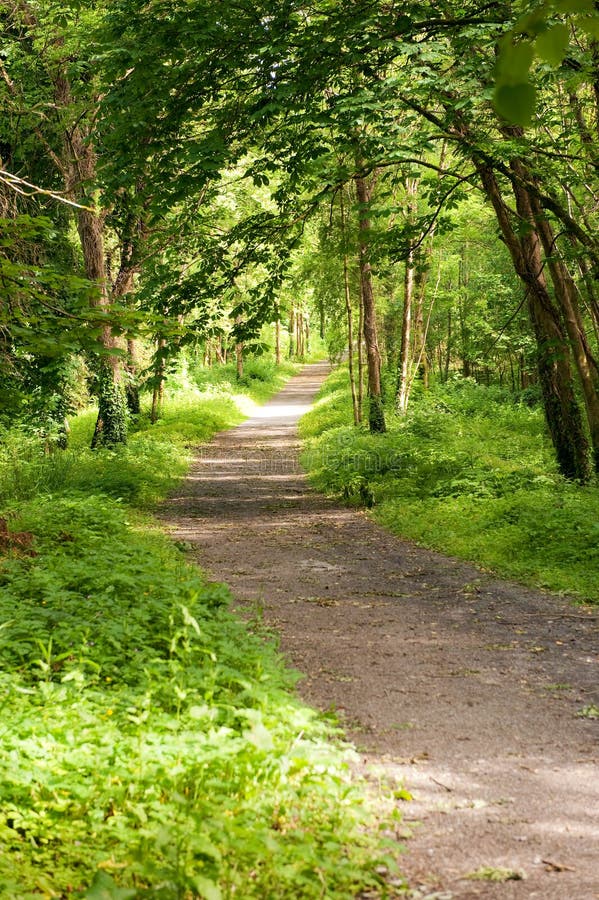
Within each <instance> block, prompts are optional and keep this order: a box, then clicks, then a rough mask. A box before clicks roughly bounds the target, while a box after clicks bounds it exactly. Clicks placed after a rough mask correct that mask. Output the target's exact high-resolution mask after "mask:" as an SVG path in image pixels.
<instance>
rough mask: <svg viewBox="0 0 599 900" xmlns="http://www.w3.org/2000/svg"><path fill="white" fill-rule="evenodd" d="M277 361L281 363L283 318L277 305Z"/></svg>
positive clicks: (278, 364)
mask: <svg viewBox="0 0 599 900" xmlns="http://www.w3.org/2000/svg"><path fill="white" fill-rule="evenodd" d="M275 363H276V365H277V366H280V365H281V319H280V315H279V308H278V307H277V319H276V322H275Z"/></svg>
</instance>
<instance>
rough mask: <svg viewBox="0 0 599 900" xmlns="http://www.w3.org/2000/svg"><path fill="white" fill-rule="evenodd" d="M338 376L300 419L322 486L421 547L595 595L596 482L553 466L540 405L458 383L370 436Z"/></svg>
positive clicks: (595, 599) (418, 400)
mask: <svg viewBox="0 0 599 900" xmlns="http://www.w3.org/2000/svg"><path fill="white" fill-rule="evenodd" d="M346 382H347V373H346V371H345V370H344V369H341V370H338V371H337V372H335V373H334V374H333V375H332V376H331V378H330V379H329V380H328V381H327V383H326V385H325V386H324V388H323V390H322V392H321V395H320V400H319V403H318V405H317V406H316V407H315V409H314V410H313V411H312V412H311V413H309V414H308V415H307V416H306V417H305V418H304V420H303V422H302V426H301V427H302V433H303V436H304V438H305V439H306V442H307V443H306V452H305V463H306V465H307V466H308V468H309V470H310V472H311V473H312V477H313V479H314V481H315V483H316V484H317V485H318V487H320V488H321V489H323V490H325V491H328V492H330V493H334V494H339V495H341V496H344V497H345V498H346V499H347V500H348V501H349V502H354V503H361V502H363V501H364V499H366V500H368V502H369V503H373V504H374V505H373V514H374V516H375V518H376V519H377V520H378V521H379V522H381V523H382V524H383V525H385V526H386V527H388V528H390V529H391V530H392V531H394V532H395V533H397V534H399V535H402V536H404V537H408V538H411V539H413V540H415V541H417V542H418V543H420V544H422V545H423V546H427V547H432V548H435V549H438V550H442V551H445V552H447V553H449V554H452V555H455V556H459V557H462V558H464V559H467V560H470V561H473V562H475V563H477V564H479V565H481V566H483V567H486V568H490V569H492V570H494V571H496V572H498V573H500V574H503V575H507V576H509V577H513V578H516V579H518V580H521V581H522V582H525V583H528V584H534V585H537V586H540V587H543V588H548V589H551V590H554V591H560V592H564V593H567V594H570V595H572V596H573V597H574V598H577V599H579V600H583V601H588V602H591V603H599V487H598V486H597V485H596V484H592V485H589V486H584V487H582V486H580V485H578V484H573V483H570V482H568V481H566V480H565V479H563V478H562V477H560V476H559V475H558V474H557V472H556V469H555V464H554V461H553V456H552V450H551V446H550V443H549V440H548V438H547V436H546V432H545V426H544V421H543V415H542V411H541V410H540V409H539V408H537V407H535V408H531V407H529V406H527V405H526V404H523V403H518V402H517V401H516V400H515V399H514V398H510V396H509V395H508V394H507V392H505V391H503V390H501V389H499V388H492V387H491V388H486V387H484V386H481V385H477V384H475V383H473V382H472V381H470V380H463V379H456V380H454V381H453V382H450V383H449V384H447V385H436V386H435V387H433V389H432V390H431V391H430V392H428V393H425V392H423V391H422V390H420V391H418V392H417V393H416V395H415V397H414V398H413V400H412V405H411V407H410V409H409V411H408V414H407V416H406V417H404V418H400V417H397V416H395V415H394V414H393V412H392V411H391V410H389V416H388V426H389V431H388V433H387V434H384V435H380V436H373V435H370V434H368V432H367V431H366V430H364V429H362V428H359V429H356V428H354V427H353V426H352V425H351V403H350V400H349V396H348V391H347V384H346Z"/></svg>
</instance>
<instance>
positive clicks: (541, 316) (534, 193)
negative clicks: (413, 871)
mask: <svg viewBox="0 0 599 900" xmlns="http://www.w3.org/2000/svg"><path fill="white" fill-rule="evenodd" d="M0 22H1V25H2V43H1V45H0V108H1V110H2V117H1V119H0V610H1V612H0V660H1V666H0V693H1V695H2V710H3V714H2V720H3V724H2V746H3V751H2V758H1V761H0V770H1V772H2V775H1V783H2V797H1V807H0V845H1V846H2V847H3V848H4V850H3V853H2V854H1V858H0V893H1V894H2V896H3V897H6V898H7V900H8V898H11V900H12V898H14V900H24V898H39V897H44V898H63V897H70V896H73V897H82V898H87V900H100V898H113V900H117V898H120V900H126V898H138V897H139V898H142V897H161V898H165V900H170V898H192V897H198V898H205V900H221V898H223V900H224V898H232V897H240V898H242V900H251V898H254V897H255V898H262V900H264V898H273V900H274V898H279V897H280V898H297V897H302V898H312V897H314V898H317V897H326V898H331V900H335V898H339V900H343V898H349V897H395V896H397V897H399V896H405V885H403V883H402V882H401V876H400V875H399V874H398V871H397V859H396V857H397V853H396V841H395V840H392V839H390V837H389V835H391V834H393V835H394V834H395V833H396V830H397V819H398V812H397V802H396V801H397V800H398V797H397V796H395V795H394V793H393V791H391V792H387V794H386V795H385V796H382V795H381V796H379V797H378V799H377V803H376V804H375V807H376V808H372V804H371V803H370V802H369V801H368V800H367V799H365V797H366V796H367V792H366V793H365V787H364V785H362V784H361V783H356V782H355V781H354V780H353V779H352V778H351V776H350V774H349V770H348V764H347V748H346V747H344V745H343V744H340V743H339V740H338V738H339V733H338V730H337V728H336V726H335V724H334V723H333V722H331V721H328V720H327V719H326V717H325V718H323V717H321V716H319V715H317V714H316V713H315V712H314V710H312V709H310V708H309V707H306V706H305V705H303V704H302V703H301V702H300V701H299V700H298V699H297V697H296V696H295V693H294V690H293V684H294V678H295V676H294V674H293V673H291V672H289V670H287V669H286V668H285V667H284V665H283V663H282V661H281V658H280V656H279V654H278V652H277V649H276V643H274V642H273V641H272V636H269V635H268V634H267V633H266V629H265V628H264V626H263V625H262V624H261V623H260V621H259V617H256V620H255V621H252V622H250V623H247V622H243V623H242V622H241V621H240V620H239V619H238V618H237V617H236V616H235V615H234V614H233V613H232V612H231V611H230V609H229V603H230V599H231V597H230V592H229V591H228V589H227V588H226V587H225V586H224V585H220V584H215V583H214V582H212V581H210V580H208V579H207V578H205V577H204V576H203V575H202V573H201V572H200V571H199V570H197V569H196V568H194V567H193V566H191V565H189V563H188V562H187V561H186V556H185V554H186V549H188V548H186V547H185V546H184V545H180V544H178V543H173V542H172V541H170V540H169V539H167V538H166V537H165V536H164V534H163V530H162V529H161V527H160V526H159V524H158V522H157V520H156V518H155V517H154V514H155V513H156V512H157V510H159V508H160V504H161V502H163V501H164V499H165V498H166V497H167V496H168V495H169V493H170V492H172V491H173V489H174V487H175V486H176V485H177V484H178V483H179V481H180V479H181V478H182V477H183V476H184V474H185V472H186V471H187V470H188V468H189V465H190V461H191V459H192V456H193V453H194V448H196V447H197V446H198V445H200V444H202V443H203V442H206V441H207V440H209V439H210V438H211V437H212V435H214V434H215V433H216V432H218V431H221V430H223V429H225V428H229V427H231V426H232V425H234V424H237V423H239V422H240V421H242V419H243V417H244V416H245V415H248V414H249V413H251V411H252V409H254V408H255V406H256V404H258V403H261V402H264V401H265V400H266V399H267V398H269V397H270V396H272V395H273V394H274V393H275V392H276V391H277V390H278V389H279V388H280V387H281V386H282V385H283V384H284V382H285V381H286V380H287V379H288V378H289V377H290V376H291V375H292V374H294V373H296V372H298V371H299V370H300V368H301V366H302V365H303V364H304V363H306V362H309V361H311V360H315V359H324V358H327V359H329V360H330V361H331V365H332V374H331V376H330V378H329V379H328V380H327V382H326V384H325V385H324V387H323V389H322V392H321V395H320V399H319V401H318V402H317V404H316V405H315V406H314V408H313V410H312V411H311V412H310V413H309V414H308V415H307V416H306V417H305V418H304V419H303V421H302V423H301V425H300V431H301V435H302V439H303V441H304V445H303V446H304V450H303V457H302V459H303V464H304V467H305V468H306V470H307V471H308V472H309V473H310V477H311V479H312V482H313V484H315V485H316V487H318V488H319V489H320V490H321V491H323V492H326V493H328V494H331V495H333V496H336V497H338V498H341V499H342V500H343V502H344V503H346V504H347V505H349V506H357V507H365V508H368V509H370V510H371V515H372V516H374V517H375V519H376V520H377V521H378V522H380V523H382V524H383V525H384V527H386V528H388V529H390V530H391V531H393V532H394V533H396V534H398V535H400V536H402V537H405V538H409V539H411V540H414V541H416V542H418V543H419V544H420V545H421V546H424V547H431V548H434V549H436V550H440V551H444V552H446V553H449V554H451V555H452V556H455V557H460V558H463V559H465V560H469V561H471V562H473V563H476V564H478V565H481V566H484V567H486V568H488V569H489V570H491V571H493V572H496V573H499V574H502V575H506V576H508V577H511V578H515V579H517V580H518V581H519V582H521V583H523V584H526V585H533V586H537V587H541V588H543V589H550V590H552V591H556V592H560V593H561V594H563V595H565V596H568V597H571V598H573V599H575V600H576V601H580V602H584V603H587V604H597V603H599V549H598V548H599V541H598V540H597V538H598V535H599V486H598V483H597V473H598V472H599V361H598V360H599V237H598V235H599V230H598V225H599V177H598V175H599V7H598V4H597V3H596V2H594V0H517V2H503V0H492V2H488V3H485V2H468V0H462V2H460V3H457V2H453V0H448V2H444V0H438V2H427V0H425V2H403V3H398V2H396V0H348V2H344V3H340V2H338V0H315V2H313V3H301V2H296V0H278V2H274V3H273V2H269V3H264V2H262V0H252V2H250V0H221V2H219V3H214V2H208V0H112V2H106V0H95V2H93V3H92V2H91V0H60V2H59V0H14V2H12V0H2V2H0ZM589 710H590V712H589V715H590V717H595V716H594V713H593V710H595V712H596V713H597V716H599V711H597V710H596V707H592V708H591V707H589ZM382 793H383V794H385V792H384V791H383V792H382ZM399 799H401V798H399ZM399 868H401V860H400V861H399Z"/></svg>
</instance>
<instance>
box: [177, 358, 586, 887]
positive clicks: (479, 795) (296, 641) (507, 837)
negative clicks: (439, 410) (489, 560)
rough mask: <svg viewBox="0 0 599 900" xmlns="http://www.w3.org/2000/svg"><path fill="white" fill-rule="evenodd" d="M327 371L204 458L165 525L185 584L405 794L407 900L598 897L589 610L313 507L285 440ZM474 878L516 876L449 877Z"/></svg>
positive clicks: (221, 439)
mask: <svg viewBox="0 0 599 900" xmlns="http://www.w3.org/2000/svg"><path fill="white" fill-rule="evenodd" d="M327 372H328V367H327V366H326V365H325V364H317V365H313V366H307V367H306V369H305V370H304V371H303V372H302V374H301V375H299V376H297V377H296V378H294V379H292V381H291V382H290V383H289V384H288V385H287V387H286V388H285V389H284V390H283V391H282V392H281V393H280V394H279V395H277V397H275V398H274V399H273V400H272V401H271V402H270V403H269V404H267V405H266V406H265V407H263V408H262V409H261V410H260V411H259V413H258V415H257V416H256V417H254V418H252V419H250V420H249V421H247V422H245V423H244V424H243V425H240V426H239V427H237V428H235V429H232V430H231V431H228V432H225V433H222V434H221V435H219V436H218V437H217V438H216V439H215V440H214V441H213V442H212V443H211V444H210V445H208V446H207V447H205V448H204V449H203V450H202V452H201V454H200V456H199V457H198V459H197V461H196V463H195V464H194V466H193V469H192V471H191V473H190V475H189V478H188V479H187V480H186V481H185V482H184V484H182V486H181V489H180V491H179V492H178V493H177V495H176V496H175V497H173V498H172V500H171V502H170V503H169V506H168V507H167V509H166V511H165V517H166V518H167V520H168V521H169V524H170V525H171V527H172V529H173V531H174V532H175V534H176V536H177V537H178V538H179V539H182V540H185V541H189V542H190V543H191V544H192V545H193V546H194V548H195V550H194V554H195V557H196V559H197V561H198V562H199V563H200V564H201V566H202V567H203V568H204V569H206V570H207V571H208V572H209V573H211V575H213V576H214V577H215V578H217V579H221V580H224V581H226V582H227V583H228V584H229V585H230V586H231V588H232V590H233V592H234V594H235V595H236V596H237V597H238V598H240V599H241V600H242V601H245V602H248V601H249V602H255V603H257V604H260V605H261V606H263V609H264V616H265V619H266V621H267V622H268V623H269V624H271V625H273V626H275V627H276V628H277V629H278V630H279V631H280V633H281V636H282V637H281V644H282V649H283V650H284V651H285V653H286V654H287V656H288V657H289V659H290V660H291V662H292V663H293V665H294V666H296V667H297V668H298V669H300V670H301V671H302V672H303V673H305V675H306V677H305V679H304V680H303V682H302V685H301V692H302V695H303V696H304V697H305V698H306V699H307V700H308V701H309V702H311V703H312V704H314V705H316V706H319V707H321V708H323V709H327V708H330V707H334V708H335V709H336V710H337V711H338V712H339V714H340V715H341V717H342V720H343V721H344V722H345V723H346V725H347V730H348V736H349V737H350V739H351V740H352V741H354V742H355V744H356V745H357V747H358V749H359V750H360V753H361V758H362V760H363V763H364V766H365V767H367V770H368V771H369V772H370V773H371V776H372V777H377V773H381V777H383V778H390V779H399V780H400V781H401V780H403V782H404V783H405V786H406V787H407V788H408V789H409V790H410V791H411V792H412V794H413V796H414V800H413V801H411V802H407V803H403V804H402V807H403V811H404V823H406V822H408V823H409V822H416V821H417V822H420V823H422V824H421V825H418V826H415V827H414V833H413V836H412V838H411V839H410V840H409V842H408V845H407V852H406V853H405V855H404V857H403V860H402V867H403V871H404V872H405V873H406V875H407V876H408V878H409V880H410V883H411V885H412V886H413V888H414V894H413V896H414V897H425V896H426V897H429V896H434V897H435V898H438V900H449V898H475V897H485V898H502V900H508V898H509V900H511V898H518V900H519V898H524V897H531V898H532V897H535V898H539V900H597V898H599V769H598V767H597V761H598V758H599V746H598V738H599V720H590V719H585V718H581V717H578V716H577V711H578V710H580V709H581V708H582V707H584V706H586V705H588V704H591V703H595V704H597V705H599V678H598V676H599V642H598V640H597V634H598V618H599V610H595V611H594V612H593V611H589V610H583V609H578V608H575V607H573V606H570V605H569V604H568V603H567V602H566V601H564V600H562V599H560V598H557V597H554V596H549V595H546V594H542V593H540V592H534V591H530V590H527V589H525V588H522V587H520V586H518V585H514V584H511V583H508V582H505V581H500V580H497V579H495V578H492V577H490V576H488V575H487V574H484V573H482V572H481V571H479V570H477V569H475V568H474V567H472V566H469V565H467V564H464V563H462V562H459V561H456V560H453V559H449V558H447V557H444V556H441V555H440V554H437V553H433V552H429V551H426V550H422V549H420V548H418V547H416V546H414V545H413V544H411V543H408V542H404V541H401V540H398V539H397V538H395V537H393V536H391V535H389V534H387V533H386V532H384V531H383V530H382V529H381V528H379V527H378V526H377V525H375V524H374V523H373V522H371V521H370V520H369V518H368V517H367V515H366V514H364V513H362V512H359V511H356V510H350V509H346V508H344V507H343V506H342V505H340V504H338V503H336V502H334V501H332V500H329V499H326V498H324V497H322V496H321V495H319V494H317V493H315V492H313V491H312V490H311V489H310V488H309V487H308V485H307V483H306V480H305V478H304V476H303V475H302V473H301V471H300V468H299V464H298V460H297V449H298V441H297V436H296V430H295V425H296V422H297V420H298V418H299V417H300V416H301V415H303V413H304V412H306V411H307V409H308V407H309V405H310V402H311V399H312V398H313V396H314V393H315V391H316V390H317V388H318V387H319V385H320V383H321V382H322V380H323V378H324V377H325V375H326V374H327ZM482 867H492V868H495V869H497V868H505V869H509V870H514V871H518V872H521V873H522V874H523V875H524V876H525V880H509V881H505V882H504V883H495V882H490V881H480V880H469V879H465V878H464V876H465V875H467V874H469V873H473V872H475V871H477V870H479V869H481V868H482ZM265 900H267V898H265ZM298 900H301V898H298Z"/></svg>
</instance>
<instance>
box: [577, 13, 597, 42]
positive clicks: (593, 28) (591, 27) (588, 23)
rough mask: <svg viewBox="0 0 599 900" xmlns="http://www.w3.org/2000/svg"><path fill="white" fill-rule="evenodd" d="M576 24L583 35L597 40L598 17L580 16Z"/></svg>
mask: <svg viewBox="0 0 599 900" xmlns="http://www.w3.org/2000/svg"><path fill="white" fill-rule="evenodd" d="M576 24H577V26H579V27H580V29H581V30H582V31H584V33H585V34H588V35H589V36H590V37H592V38H595V39H597V40H599V16H582V17H581V18H580V19H577V20H576Z"/></svg>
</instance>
